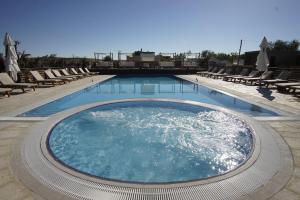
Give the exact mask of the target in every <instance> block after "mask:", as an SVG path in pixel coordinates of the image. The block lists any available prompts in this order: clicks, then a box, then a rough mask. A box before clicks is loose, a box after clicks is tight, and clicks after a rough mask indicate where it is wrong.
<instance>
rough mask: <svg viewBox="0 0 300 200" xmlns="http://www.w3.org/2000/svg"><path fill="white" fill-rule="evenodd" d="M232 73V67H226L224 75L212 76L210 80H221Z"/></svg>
mask: <svg viewBox="0 0 300 200" xmlns="http://www.w3.org/2000/svg"><path fill="white" fill-rule="evenodd" d="M233 71H234V68H233V67H228V68H227V69H226V71H225V72H224V73H216V74H212V75H211V77H212V78H221V77H224V76H228V75H230V74H232V73H233Z"/></svg>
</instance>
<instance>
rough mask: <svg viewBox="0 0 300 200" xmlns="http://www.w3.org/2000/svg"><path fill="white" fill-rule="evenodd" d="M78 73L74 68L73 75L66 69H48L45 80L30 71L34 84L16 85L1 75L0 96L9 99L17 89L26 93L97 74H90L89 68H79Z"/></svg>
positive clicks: (37, 73)
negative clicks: (40, 87)
mask: <svg viewBox="0 0 300 200" xmlns="http://www.w3.org/2000/svg"><path fill="white" fill-rule="evenodd" d="M78 71H79V72H77V71H76V70H75V69H74V68H70V72H71V73H72V74H69V72H68V71H67V70H66V69H60V70H57V69H52V70H51V69H48V70H45V71H44V72H45V76H46V78H44V77H43V76H42V75H41V74H40V73H39V72H38V71H30V74H31V75H32V77H33V82H34V83H15V82H14V81H13V80H12V79H11V77H10V76H9V75H8V74H7V73H0V94H3V95H7V96H8V97H9V96H10V94H11V92H12V91H13V90H15V89H21V90H22V91H23V93H24V92H25V91H26V90H28V89H32V90H35V88H36V87H38V85H40V84H43V85H52V86H55V85H61V84H65V83H68V82H71V81H73V80H77V79H80V78H84V77H89V76H92V75H96V74H97V73H94V72H90V71H89V70H88V69H87V68H84V69H82V68H78Z"/></svg>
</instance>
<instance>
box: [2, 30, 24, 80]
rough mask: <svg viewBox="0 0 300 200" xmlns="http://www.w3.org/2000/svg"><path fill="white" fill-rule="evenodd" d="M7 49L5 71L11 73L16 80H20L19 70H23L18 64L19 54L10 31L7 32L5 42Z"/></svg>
mask: <svg viewBox="0 0 300 200" xmlns="http://www.w3.org/2000/svg"><path fill="white" fill-rule="evenodd" d="M3 44H4V46H5V49H6V57H5V71H6V72H8V73H9V74H10V76H11V77H12V79H13V80H14V81H17V80H18V72H19V71H21V70H20V68H19V65H18V56H17V53H16V49H15V46H14V45H15V42H14V41H13V40H12V39H11V37H10V35H9V34H8V33H6V34H5V38H4V42H3Z"/></svg>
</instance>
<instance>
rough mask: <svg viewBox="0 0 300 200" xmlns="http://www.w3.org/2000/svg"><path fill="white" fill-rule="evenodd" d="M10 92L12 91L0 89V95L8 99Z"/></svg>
mask: <svg viewBox="0 0 300 200" xmlns="http://www.w3.org/2000/svg"><path fill="white" fill-rule="evenodd" d="M0 87H1V86H0ZM11 91H12V89H11V88H0V94H4V95H7V96H8V97H10V93H11Z"/></svg>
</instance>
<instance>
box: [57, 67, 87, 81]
mask: <svg viewBox="0 0 300 200" xmlns="http://www.w3.org/2000/svg"><path fill="white" fill-rule="evenodd" d="M61 72H62V73H63V74H64V75H65V76H69V77H71V76H73V77H76V78H77V79H78V78H83V75H80V74H78V75H75V74H73V75H71V74H69V72H68V71H67V70H66V69H61Z"/></svg>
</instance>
